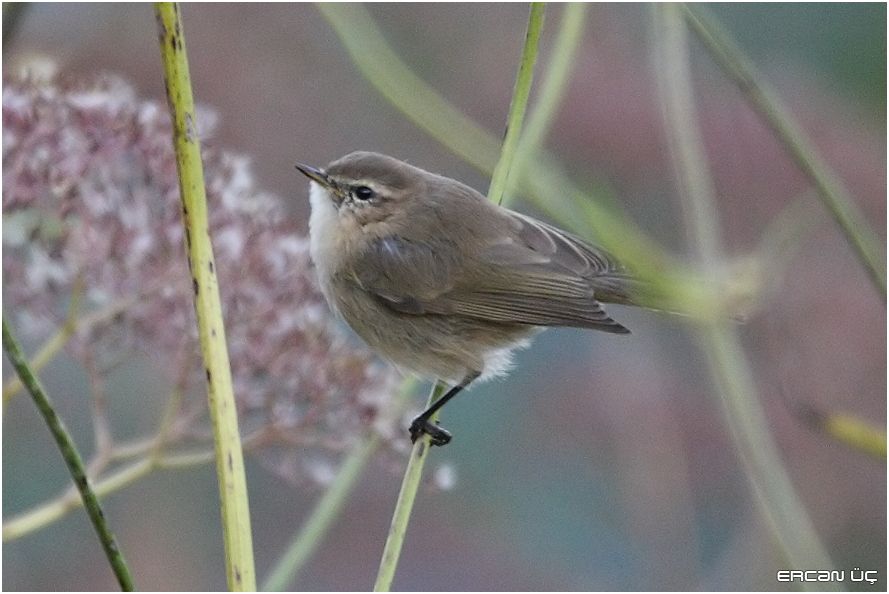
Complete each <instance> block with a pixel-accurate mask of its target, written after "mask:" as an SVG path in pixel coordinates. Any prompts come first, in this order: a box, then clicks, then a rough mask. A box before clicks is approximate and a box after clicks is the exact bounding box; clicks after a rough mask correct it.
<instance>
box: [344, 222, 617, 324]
mask: <svg viewBox="0 0 889 594" xmlns="http://www.w3.org/2000/svg"><path fill="white" fill-rule="evenodd" d="M559 237H562V236H559ZM538 239H540V240H541V241H543V240H544V238H542V237H540V238H538ZM553 241H558V240H553ZM547 245H549V244H546V245H544V244H542V243H541V245H540V246H539V247H535V246H529V245H527V244H526V242H525V241H524V240H523V239H521V238H519V237H516V238H510V239H508V240H506V241H499V242H497V243H495V244H489V245H487V246H485V247H484V248H482V249H479V250H473V251H472V252H471V253H464V251H461V249H460V248H459V247H457V246H445V245H439V246H437V245H435V244H430V243H427V242H419V241H410V240H408V239H405V238H403V237H397V236H389V237H384V238H381V239H378V240H376V241H375V242H373V244H371V247H370V249H369V251H368V252H367V253H366V254H365V256H364V257H363V258H361V262H360V263H359V264H358V266H356V268H355V269H354V270H353V272H352V274H353V276H354V280H355V281H356V283H357V284H358V285H359V286H360V287H361V288H362V289H364V290H365V291H368V292H369V293H371V294H373V295H374V296H376V298H377V299H378V300H379V301H380V302H381V303H382V304H384V305H385V306H387V307H389V308H390V309H392V310H394V311H398V312H401V313H405V314H412V315H422V314H440V315H461V316H465V317H471V318H478V319H482V320H489V321H495V322H504V323H518V324H528V325H535V326H578V327H586V328H595V329H598V330H604V331H606V332H614V333H626V332H628V330H627V329H626V328H624V327H623V326H621V325H620V324H618V323H617V322H615V321H614V320H612V319H611V318H609V317H608V315H607V314H606V313H605V312H604V311H603V310H602V307H601V306H600V304H599V302H598V301H597V300H596V299H595V297H594V292H595V291H594V288H593V285H592V284H591V282H590V279H589V278H584V277H583V276H581V275H580V274H578V272H576V270H577V269H578V268H579V267H583V270H584V271H585V272H587V273H591V276H595V274H596V272H595V270H601V268H599V269H596V268H595V266H597V265H598V264H596V263H595V261H594V262H593V263H592V264H591V263H589V261H588V260H587V259H584V260H583V262H585V263H581V262H580V261H576V262H571V261H570V260H568V258H575V259H576V258H582V256H581V255H579V254H578V255H575V256H562V258H563V259H564V260H565V262H560V261H558V260H557V259H556V258H554V257H553V254H557V253H561V252H560V251H559V247H560V246H559V244H558V243H556V244H554V247H553V246H550V247H547ZM446 248H450V249H446ZM562 249H567V248H566V247H562ZM571 249H573V248H571ZM548 252H551V253H548ZM566 262H567V263H569V264H573V267H574V268H575V269H574V270H572V268H571V267H569V266H568V265H566Z"/></svg>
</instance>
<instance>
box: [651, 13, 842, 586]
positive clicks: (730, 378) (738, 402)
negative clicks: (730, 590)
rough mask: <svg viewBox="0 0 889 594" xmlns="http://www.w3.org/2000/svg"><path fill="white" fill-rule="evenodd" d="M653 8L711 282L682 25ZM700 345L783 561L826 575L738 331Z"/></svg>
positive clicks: (707, 201) (826, 564) (678, 146)
mask: <svg viewBox="0 0 889 594" xmlns="http://www.w3.org/2000/svg"><path fill="white" fill-rule="evenodd" d="M654 10H655V14H656V17H657V18H656V22H655V33H656V35H655V40H656V47H655V53H656V55H657V56H658V57H659V58H660V60H661V61H660V62H659V63H658V64H657V71H658V73H659V75H660V76H659V80H658V83H659V91H660V95H661V101H662V104H663V109H664V120H665V126H666V130H667V135H668V136H669V139H670V146H671V149H672V150H671V153H672V155H673V157H674V167H675V169H676V173H677V177H678V178H679V180H680V184H679V185H680V189H681V191H682V194H683V198H684V199H685V200H686V201H687V204H686V210H687V221H688V225H689V228H690V229H689V231H690V234H691V237H692V244H693V246H694V248H695V250H696V251H697V253H698V256H699V259H700V261H701V266H702V267H703V269H704V272H705V274H708V275H712V276H713V277H714V278H715V275H717V274H718V273H719V270H718V269H719V260H720V254H721V248H720V245H719V222H718V220H717V217H716V212H715V207H714V205H713V201H712V196H713V191H712V188H713V185H712V182H711V179H710V176H709V172H708V171H707V168H706V161H705V154H704V150H703V143H702V140H701V136H700V131H699V130H698V127H697V119H696V111H695V103H694V94H693V91H692V83H691V73H690V70H689V62H688V44H687V39H686V29H685V24H684V22H683V20H682V16H681V13H680V9H679V8H677V7H676V6H673V5H658V6H657V7H656V8H655V9H654ZM699 339H700V341H701V346H702V350H704V352H705V353H706V355H707V359H708V363H709V367H710V373H711V375H712V376H713V379H714V382H715V383H716V387H717V390H718V392H719V394H720V396H721V401H722V405H723V412H724V415H725V419H726V422H727V424H728V425H729V427H730V430H731V433H732V437H733V439H734V442H735V447H736V448H737V450H738V453H739V455H740V457H741V460H742V462H743V464H744V467H745V470H746V473H747V478H748V479H749V480H750V483H751V485H752V487H753V491H754V493H755V494H756V498H757V501H758V503H759V506H760V509H761V510H762V512H763V515H764V516H765V518H766V519H767V521H768V523H769V526H770V527H771V529H772V533H773V535H774V537H775V539H776V541H777V542H778V543H779V544H780V546H781V549H782V551H783V553H784V554H785V556H786V558H787V561H788V562H789V563H790V564H791V565H792V567H794V568H796V569H811V568H817V569H831V568H832V563H831V560H830V557H829V556H828V555H827V552H826V551H825V549H824V547H823V545H822V544H821V541H820V539H819V538H818V534H817V532H816V531H815V528H814V526H813V525H812V521H811V519H810V518H809V516H808V514H807V513H806V509H805V507H804V506H803V503H802V501H801V500H800V499H799V496H798V495H797V493H796V491H795V490H794V488H793V484H792V482H791V480H790V477H789V476H788V474H787V471H786V469H785V468H784V466H783V464H782V462H781V457H780V454H779V452H778V448H777V446H776V445H775V443H774V441H773V439H772V436H771V434H770V432H769V427H768V422H767V420H766V417H765V413H764V411H763V409H762V407H761V406H760V404H759V401H758V398H757V395H756V386H755V382H754V379H753V375H752V373H751V371H750V367H749V365H748V362H747V359H746V357H745V355H744V351H743V347H742V346H741V341H740V339H739V337H738V335H737V333H736V332H735V330H734V328H733V327H732V326H731V325H729V322H728V321H727V320H725V319H723V318H720V317H713V318H710V319H708V320H706V322H705V323H703V324H702V325H701V327H700V330H699Z"/></svg>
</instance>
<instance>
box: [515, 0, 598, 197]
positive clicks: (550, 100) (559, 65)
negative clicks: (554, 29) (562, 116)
mask: <svg viewBox="0 0 889 594" xmlns="http://www.w3.org/2000/svg"><path fill="white" fill-rule="evenodd" d="M585 21H586V4H584V3H582V2H572V3H570V4H565V5H564V8H563V9H562V19H561V21H560V22H559V31H558V34H557V36H556V41H555V44H554V47H553V51H552V56H551V57H550V59H549V61H548V62H547V64H546V67H545V68H544V77H543V80H542V82H541V84H540V90H539V94H538V97H537V100H536V101H535V102H534V109H533V110H531V113H530V115H529V116H528V123H527V125H526V126H525V129H524V132H523V133H522V138H521V141H520V142H519V148H518V150H517V154H516V157H515V165H513V168H512V173H511V174H510V175H509V178H508V179H507V185H506V191H505V193H504V197H503V201H502V204H503V205H504V206H508V205H509V204H510V203H511V202H513V200H514V199H515V193H514V192H513V190H514V188H515V187H517V185H518V184H519V183H520V182H522V181H524V180H526V179H527V178H528V177H529V176H528V175H527V172H526V168H527V167H528V165H529V163H530V162H531V160H532V159H533V157H534V155H535V154H536V153H537V152H538V151H539V150H540V148H541V146H542V145H543V140H544V138H546V134H547V133H548V132H549V129H550V127H551V126H552V123H553V120H554V119H555V116H556V113H557V112H558V109H559V106H560V105H561V104H562V98H563V97H564V95H565V90H566V89H567V88H568V82H569V80H570V75H571V70H572V68H573V66H574V64H575V63H576V61H577V60H576V56H577V50H578V49H579V48H580V42H581V40H582V39H583V27H584V23H585Z"/></svg>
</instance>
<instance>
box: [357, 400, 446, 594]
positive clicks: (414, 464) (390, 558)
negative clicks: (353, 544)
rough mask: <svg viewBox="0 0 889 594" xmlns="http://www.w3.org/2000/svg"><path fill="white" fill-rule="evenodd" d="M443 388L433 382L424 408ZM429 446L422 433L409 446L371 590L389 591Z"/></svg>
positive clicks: (436, 416) (433, 418)
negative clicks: (407, 458) (411, 445)
mask: <svg viewBox="0 0 889 594" xmlns="http://www.w3.org/2000/svg"><path fill="white" fill-rule="evenodd" d="M446 389H447V385H445V384H443V383H442V382H436V383H435V384H434V385H433V386H432V390H431V391H430V392H429V398H428V399H427V401H426V406H425V408H429V407H430V406H431V405H432V403H433V402H435V401H436V400H438V399H439V398H441V397H442V396H443V395H444V393H445V390H446ZM437 419H438V413H436V414H434V415H433V416H432V418H431V419H429V420H430V421H432V422H433V423H434V422H435V421H436V420H437ZM430 447H432V446H431V443H430V438H429V436H428V435H423V436H422V437H420V439H418V440H417V441H416V443H414V447H413V449H411V457H410V459H409V460H408V463H407V468H406V469H405V471H404V479H403V480H402V481H401V489H400V490H399V492H398V500H397V501H396V502H395V511H394V512H393V513H392V522H391V524H390V525H389V535H388V536H387V537H386V546H385V547H384V548H383V557H382V559H380V569H379V571H378V572H377V579H376V582H374V592H389V591H390V590H391V589H392V580H393V579H394V578H395V570H396V569H397V568H398V559H399V557H401V549H402V547H403V546H404V536H405V534H407V525H408V522H410V519H411V511H413V509H414V501H415V500H416V498H417V489H418V488H419V487H420V478H421V477H422V476H423V467H424V466H426V458H428V457H429V456H428V454H429V448H430Z"/></svg>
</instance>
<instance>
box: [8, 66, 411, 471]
mask: <svg viewBox="0 0 889 594" xmlns="http://www.w3.org/2000/svg"><path fill="white" fill-rule="evenodd" d="M198 119H199V122H200V123H201V124H207V123H208V122H211V123H212V120H214V119H215V118H214V117H213V115H212V114H211V113H199V118H198ZM206 133H207V130H202V131H201V135H202V136H206ZM171 138H172V137H171V126H170V120H169V114H168V113H167V110H166V108H165V106H163V105H161V104H159V103H157V102H154V101H143V100H140V99H139V98H138V97H137V96H136V95H135V93H134V91H133V89H132V88H131V87H130V86H129V85H128V84H127V83H125V82H124V81H122V80H120V79H118V78H114V77H110V76H101V77H97V78H95V79H94V80H89V81H60V82H57V81H53V82H49V83H45V82H44V83H37V82H29V81H21V80H13V79H6V80H4V82H3V220H4V224H3V227H4V233H3V247H4V254H3V277H4V285H3V286H4V297H5V298H6V306H5V310H6V312H7V314H10V315H12V316H13V320H14V322H15V323H16V325H17V326H18V327H19V328H21V330H22V331H31V332H34V333H39V334H44V335H45V334H46V333H48V332H50V331H51V329H52V328H54V327H58V325H59V324H60V321H61V320H62V319H64V317H65V311H66V307H67V303H68V302H69V301H70V298H71V296H72V294H73V292H74V291H75V290H76V288H75V287H76V286H77V284H78V283H80V282H82V285H83V287H84V296H83V302H84V303H83V305H82V307H81V308H80V311H81V313H80V315H79V318H81V319H84V318H85V317H87V316H89V314H90V313H91V312H93V313H94V312H102V311H107V310H108V309H109V308H110V309H111V310H112V311H114V310H115V309H116V308H118V307H119V313H118V314H117V315H115V316H110V317H109V318H108V322H107V323H104V324H98V323H97V324H93V325H90V326H89V327H86V328H82V331H81V332H79V333H78V336H77V338H76V340H75V341H73V342H72V345H71V346H72V350H73V352H74V353H75V354H82V353H83V352H84V351H83V350H84V349H87V348H89V349H92V352H94V353H98V354H99V355H100V358H101V356H104V357H107V356H108V355H114V356H117V357H119V356H120V353H121V352H127V353H129V352H132V350H133V349H135V350H138V351H143V352H145V353H147V354H149V355H150V356H151V357H152V359H154V360H155V361H157V362H159V363H161V365H159V366H158V367H159V369H160V370H161V371H163V372H166V373H169V374H170V377H171V378H175V377H179V376H180V375H183V374H182V371H181V370H182V369H183V367H184V368H185V369H186V370H189V369H190V371H189V373H188V374H185V376H186V377H188V376H189V375H190V376H191V377H192V378H195V377H197V376H198V374H200V373H201V371H200V370H201V366H200V363H199V357H198V355H197V353H198V350H197V339H196V331H195V323H194V313H193V306H192V289H191V281H190V277H189V274H188V270H187V265H186V259H185V253H184V242H183V229H182V222H181V218H180V216H181V215H180V210H181V205H180V201H179V190H178V181H177V173H176V163H175V157H174V154H173V149H172V141H171ZM204 167H205V176H206V180H207V183H206V185H207V199H208V203H209V212H210V232H211V237H212V238H213V244H214V251H215V255H216V262H217V274H218V278H219V282H220V290H221V293H222V299H223V307H224V315H225V320H226V326H227V338H228V345H229V351H230V357H231V362H232V372H233V376H234V382H235V392H236V395H237V397H238V403H239V408H240V412H241V417H242V428H243V431H244V432H245V433H247V434H250V435H252V436H253V437H255V439H254V445H255V446H256V448H254V449H267V450H276V449H280V446H285V447H289V446H290V445H294V444H296V445H299V446H300V449H301V450H302V451H305V452H311V455H309V456H296V457H294V456H288V457H281V459H282V460H284V459H286V460H288V466H287V468H286V469H284V470H286V473H287V474H288V475H290V476H292V477H294V478H300V479H302V478H306V477H310V478H314V479H316V480H318V481H323V480H325V476H326V475H327V474H329V472H328V471H329V470H330V468H332V467H331V464H332V463H333V461H334V460H336V458H337V453H338V452H341V451H342V450H344V449H345V448H347V447H348V446H349V445H350V444H351V443H352V442H353V441H354V439H355V438H356V437H357V436H358V435H360V434H361V433H362V432H363V431H364V430H365V429H366V428H367V427H368V426H371V425H372V426H373V427H374V428H375V430H377V431H380V432H381V433H383V435H384V436H385V437H392V436H396V435H397V436H398V437H399V440H398V441H399V442H400V441H401V432H400V431H399V430H398V428H397V427H396V426H395V423H394V421H400V415H399V414H397V412H395V411H392V410H391V409H392V407H391V406H390V404H391V396H392V395H393V394H394V392H395V391H396V390H397V378H396V377H395V374H394V372H393V371H392V370H391V368H390V367H389V366H386V365H383V364H381V363H379V362H377V361H375V360H374V358H373V357H372V355H371V354H370V353H369V352H368V351H367V350H365V349H363V348H362V347H360V346H359V345H357V344H356V343H355V342H354V340H353V339H351V338H350V337H349V336H348V335H347V334H345V333H344V332H343V331H342V329H341V328H340V327H339V326H338V325H337V324H336V322H335V321H334V320H333V319H332V317H331V315H330V313H329V311H328V309H327V307H326V305H325V303H324V301H323V298H322V296H321V295H320V293H319V291H318V288H317V286H316V282H315V278H314V274H313V272H312V270H311V269H310V260H309V254H308V241H307V239H306V237H305V236H304V235H302V234H301V233H299V232H298V231H297V229H296V226H295V224H294V221H292V220H289V219H288V218H287V216H286V215H285V213H284V211H283V210H282V208H281V206H280V201H279V200H278V199H276V198H275V197H274V196H271V195H268V194H265V193H263V192H261V191H259V190H257V188H256V187H255V185H254V180H253V175H252V172H251V166H250V162H249V160H248V159H247V158H246V157H244V156H240V155H236V154H232V153H230V152H227V151H223V150H216V149H205V151H204ZM175 381H176V380H175V379H171V380H170V382H169V385H170V386H172V385H174V383H175ZM159 385H160V382H159ZM191 385H192V386H193V387H194V388H195V389H194V390H192V392H194V393H195V394H201V395H202V394H203V389H204V384H203V382H200V383H198V382H197V381H191ZM198 388H200V389H198ZM165 396H166V394H158V397H159V398H163V397H165ZM195 402H199V400H197V399H194V400H193V401H192V403H195ZM202 411H203V409H202ZM197 419H198V420H197V421H196V425H197V426H192V427H187V428H186V429H187V430H185V431H182V432H181V435H182V436H186V437H187V436H188V435H192V436H193V435H198V434H201V435H203V434H205V433H206V425H205V424H204V423H206V416H205V414H199V415H198V416H197ZM189 430H190V431H191V433H190V434H189ZM261 446H273V447H268V448H263V447H261ZM292 449H293V448H290V450H291V453H292ZM319 464H320V465H321V467H322V470H319ZM325 468H326V470H324V469H325Z"/></svg>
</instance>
